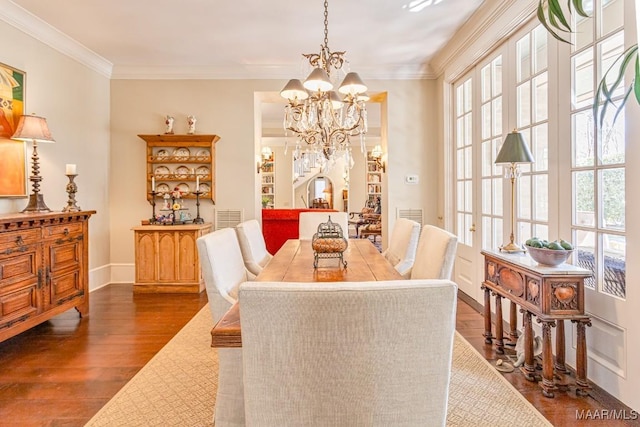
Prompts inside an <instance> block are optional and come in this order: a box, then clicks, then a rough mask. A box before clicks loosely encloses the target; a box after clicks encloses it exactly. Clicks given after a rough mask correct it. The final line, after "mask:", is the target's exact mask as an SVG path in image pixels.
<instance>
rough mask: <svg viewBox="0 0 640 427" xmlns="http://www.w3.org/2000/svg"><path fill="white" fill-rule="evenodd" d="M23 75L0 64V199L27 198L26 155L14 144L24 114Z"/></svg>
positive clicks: (24, 75)
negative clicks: (19, 121)
mask: <svg viewBox="0 0 640 427" xmlns="http://www.w3.org/2000/svg"><path fill="white" fill-rule="evenodd" d="M25 82H26V73H25V72H24V71H20V70H18V69H16V68H13V67H10V66H8V65H5V64H2V63H0V197H26V196H27V158H26V157H27V151H26V145H25V143H24V142H23V141H14V140H12V139H11V135H13V134H14V133H15V130H16V127H17V125H18V120H19V119H20V116H21V115H23V114H24V111H25V109H24V101H25Z"/></svg>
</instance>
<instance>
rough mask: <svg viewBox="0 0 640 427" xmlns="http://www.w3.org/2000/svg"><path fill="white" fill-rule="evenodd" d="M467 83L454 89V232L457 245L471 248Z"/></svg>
mask: <svg viewBox="0 0 640 427" xmlns="http://www.w3.org/2000/svg"><path fill="white" fill-rule="evenodd" d="M471 89H472V86H471V79H470V78H469V79H467V80H466V81H464V82H463V83H462V84H460V85H459V86H458V87H457V88H456V107H455V108H456V134H455V142H456V144H455V151H456V153H455V154H456V156H455V159H456V168H455V169H456V190H455V191H456V203H455V206H456V232H457V234H458V240H459V242H460V243H462V244H465V245H469V246H473V233H472V231H471V227H472V225H473V180H472V178H473V163H472V161H473V157H472V142H473V132H472V101H473V97H472V93H471Z"/></svg>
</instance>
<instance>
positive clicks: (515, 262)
mask: <svg viewBox="0 0 640 427" xmlns="http://www.w3.org/2000/svg"><path fill="white" fill-rule="evenodd" d="M482 255H484V278H485V279H484V282H482V286H481V288H482V289H483V290H484V319H485V320H484V329H485V332H484V337H485V342H486V343H487V344H491V343H492V341H493V338H494V337H493V335H492V334H491V294H493V295H494V296H495V301H496V319H495V324H496V336H495V338H496V351H497V352H498V353H501V354H502V353H504V337H503V330H502V329H503V328H502V298H507V299H508V300H510V301H511V313H510V314H511V318H510V329H511V331H510V334H509V335H510V337H511V338H512V339H513V338H515V337H517V331H516V322H517V318H516V308H515V307H516V305H518V306H520V311H521V312H522V313H523V321H524V328H523V329H524V341H525V344H524V350H525V361H524V366H522V367H521V368H520V370H521V371H522V372H523V374H524V376H525V378H527V379H528V380H529V381H535V380H536V378H535V364H534V356H533V327H532V323H531V316H532V315H533V316H536V317H537V322H538V323H541V325H542V381H541V382H540V385H541V387H542V393H543V394H544V396H546V397H554V393H553V392H554V390H556V389H558V388H566V386H567V383H566V381H564V380H565V379H566V378H567V377H568V371H567V369H566V367H565V337H564V321H565V320H570V321H571V322H572V323H575V324H576V331H577V349H576V376H575V385H576V394H577V395H583V396H584V395H586V394H587V391H588V390H589V389H590V388H591V387H590V385H589V380H588V379H587V343H586V336H585V327H586V326H591V319H590V318H589V316H587V315H585V312H584V279H585V278H587V277H590V276H591V275H592V273H591V271H590V270H587V269H584V268H580V267H576V266H574V265H570V264H562V265H559V266H557V267H551V266H544V265H540V264H538V263H537V262H535V261H534V260H533V259H531V257H529V256H528V255H526V254H522V253H520V254H510V253H502V252H496V251H488V250H485V251H482ZM552 327H556V328H557V331H556V359H555V363H554V361H553V352H552V348H551V328H552ZM554 371H555V372H554ZM554 373H555V375H556V376H557V377H558V378H560V379H561V380H562V381H560V382H558V383H556V381H555V379H554Z"/></svg>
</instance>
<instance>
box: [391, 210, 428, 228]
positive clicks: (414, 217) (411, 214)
mask: <svg viewBox="0 0 640 427" xmlns="http://www.w3.org/2000/svg"><path fill="white" fill-rule="evenodd" d="M396 218H406V219H410V220H411V221H415V222H417V223H418V224H420V226H421V227H422V209H400V208H398V211H397V216H396Z"/></svg>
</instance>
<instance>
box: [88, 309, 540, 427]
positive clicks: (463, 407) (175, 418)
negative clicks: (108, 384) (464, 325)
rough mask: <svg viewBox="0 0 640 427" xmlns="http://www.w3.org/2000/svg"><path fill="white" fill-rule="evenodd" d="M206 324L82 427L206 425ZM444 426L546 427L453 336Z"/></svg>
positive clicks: (212, 389) (196, 325) (206, 319)
mask: <svg viewBox="0 0 640 427" xmlns="http://www.w3.org/2000/svg"><path fill="white" fill-rule="evenodd" d="M212 325H213V321H212V319H211V312H210V311H209V306H205V307H204V308H203V309H202V310H201V311H200V312H199V313H198V314H196V316H195V317H194V318H193V319H192V320H191V321H190V322H189V323H188V324H187V325H186V326H185V327H184V328H183V329H182V330H181V331H180V332H178V334H177V335H176V336H175V337H174V338H173V339H172V340H171V341H170V342H169V343H167V345H166V346H165V347H164V348H163V349H162V350H160V352H159V353H158V354H156V356H155V357H154V358H153V359H151V361H149V363H148V364H147V365H145V366H144V368H142V369H141V370H140V372H138V374H136V376H135V377H133V378H132V379H131V381H129V382H128V383H127V384H126V385H125V386H124V387H123V388H122V389H121V390H120V391H119V392H118V393H117V394H116V395H115V396H114V397H113V398H112V399H111V400H110V401H109V402H108V403H107V404H106V405H105V406H104V407H103V408H102V409H101V410H100V411H99V412H98V413H97V414H96V415H95V416H94V417H93V418H92V419H91V420H90V421H89V422H88V423H87V424H86V425H87V426H109V427H113V426H210V425H212V418H213V408H214V405H215V395H216V388H217V368H218V361H217V354H216V351H215V350H214V349H212V348H211V347H210V344H211V341H210V340H211V335H210V331H211V327H212ZM447 425H448V426H506V425H518V426H551V424H550V423H549V422H547V420H546V419H545V418H544V417H543V416H542V415H541V414H540V413H539V412H538V411H537V410H536V409H535V408H534V407H533V406H532V405H531V404H530V403H529V402H528V401H527V400H526V399H525V398H524V397H522V395H521V394H520V393H519V392H518V391H517V390H516V389H515V388H513V386H512V385H511V384H509V382H508V381H507V380H506V379H504V378H503V377H502V375H501V374H500V373H498V372H497V371H496V370H495V369H494V368H493V367H492V366H491V364H490V363H489V362H487V361H486V360H485V359H484V358H483V357H482V356H481V355H480V354H479V353H478V352H477V351H476V350H475V349H474V348H473V347H472V346H471V345H470V344H469V343H467V341H466V340H465V339H464V338H462V337H461V336H460V335H459V334H458V333H457V332H456V337H455V345H454V351H453V372H452V376H451V385H450V390H449V407H448V415H447Z"/></svg>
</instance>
